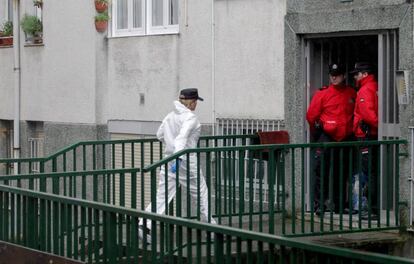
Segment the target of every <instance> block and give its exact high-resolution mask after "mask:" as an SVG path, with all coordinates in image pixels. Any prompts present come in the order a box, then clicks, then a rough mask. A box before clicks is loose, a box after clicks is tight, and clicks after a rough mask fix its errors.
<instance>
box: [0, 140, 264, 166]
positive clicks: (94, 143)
mask: <svg viewBox="0 0 414 264" xmlns="http://www.w3.org/2000/svg"><path fill="white" fill-rule="evenodd" d="M256 137H257V135H222V136H201V137H200V139H199V141H201V140H214V139H249V138H256ZM140 142H159V140H158V139H157V138H143V139H116V140H86V141H80V142H77V143H74V144H72V145H70V146H67V147H65V148H63V149H61V150H58V151H57V152H55V153H53V154H51V155H49V156H46V157H38V158H17V159H14V158H7V159H2V158H0V163H7V162H9V163H11V162H19V161H22V162H29V161H32V162H38V161H43V162H46V161H49V160H51V159H53V158H55V157H57V156H59V155H61V154H64V153H65V152H69V151H71V150H73V149H75V148H76V147H79V146H83V145H100V144H116V143H140Z"/></svg>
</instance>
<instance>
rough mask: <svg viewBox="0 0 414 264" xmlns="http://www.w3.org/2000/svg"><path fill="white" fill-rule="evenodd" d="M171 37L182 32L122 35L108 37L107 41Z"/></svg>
mask: <svg viewBox="0 0 414 264" xmlns="http://www.w3.org/2000/svg"><path fill="white" fill-rule="evenodd" d="M170 35H180V32H174V33H156V34H155V33H154V34H145V35H121V36H107V37H106V38H107V39H117V38H135V37H159V36H170Z"/></svg>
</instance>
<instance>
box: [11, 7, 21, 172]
mask: <svg viewBox="0 0 414 264" xmlns="http://www.w3.org/2000/svg"><path fill="white" fill-rule="evenodd" d="M19 13H20V0H13V55H14V56H13V57H14V68H13V72H14V120H13V158H15V159H17V158H20V89H21V78H20V16H19ZM18 169H19V168H18V166H17V164H16V163H15V164H14V174H18V173H19V171H18Z"/></svg>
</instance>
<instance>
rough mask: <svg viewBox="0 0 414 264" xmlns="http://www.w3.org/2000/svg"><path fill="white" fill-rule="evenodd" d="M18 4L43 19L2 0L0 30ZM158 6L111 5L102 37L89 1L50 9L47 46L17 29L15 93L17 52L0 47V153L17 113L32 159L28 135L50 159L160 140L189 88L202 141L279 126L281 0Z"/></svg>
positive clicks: (23, 0)
mask: <svg viewBox="0 0 414 264" xmlns="http://www.w3.org/2000/svg"><path fill="white" fill-rule="evenodd" d="M13 2H14V3H15V4H16V3H17V4H18V7H19V14H20V18H22V17H23V16H24V14H30V15H36V14H37V13H39V11H38V8H37V7H34V6H33V1H32V0H20V1H11V0H2V1H1V5H2V7H4V9H3V8H2V9H1V10H8V11H5V12H2V13H3V14H0V15H2V16H3V17H0V20H1V21H6V20H7V19H11V18H12V13H11V12H12V8H11V7H12V4H13ZM155 2H157V3H155ZM155 2H154V4H152V3H153V1H132V0H127V1H126V0H113V1H111V2H110V5H109V7H108V13H109V16H110V17H111V19H110V20H109V26H108V29H107V31H106V32H105V33H98V32H96V30H95V26H94V16H95V15H96V14H97V11H96V10H95V7H94V3H93V1H83V0H78V1H70V2H67V3H57V2H56V3H55V2H54V1H47V0H46V1H45V0H44V1H43V6H42V8H41V12H40V13H41V16H40V18H41V20H42V23H43V35H42V37H43V43H41V44H38V43H37V44H33V43H30V41H29V42H27V41H25V39H26V38H25V37H26V35H25V33H24V32H23V31H21V30H20V37H21V41H20V46H19V47H20V64H21V67H20V87H18V88H16V87H15V83H16V80H15V74H14V71H13V69H14V55H13V50H14V49H13V47H11V46H8V47H2V48H0V58H1V61H2V62H3V63H2V64H1V66H0V74H1V76H2V82H1V83H0V93H1V94H2V99H1V100H2V104H1V106H0V120H1V122H0V124H1V128H2V131H3V132H2V137H1V144H2V146H4V149H5V148H7V146H8V147H10V146H12V145H11V144H12V140H11V139H12V138H13V137H12V136H11V135H12V133H13V131H12V130H13V120H15V119H16V107H17V108H18V109H20V116H19V117H18V118H19V119H20V124H21V125H20V133H19V134H20V145H21V155H20V156H21V157H27V156H29V154H30V153H29V152H30V150H28V148H29V145H28V142H29V139H30V138H41V139H42V140H43V142H44V151H43V154H45V155H47V154H50V153H52V152H53V151H56V150H57V149H59V148H62V147H63V146H66V145H68V144H71V143H74V142H77V141H79V140H86V139H106V138H111V135H128V136H129V135H134V134H135V135H153V134H154V132H155V131H156V128H157V126H158V124H159V122H160V121H161V120H162V118H163V117H164V116H165V115H166V114H167V113H168V112H169V111H171V109H172V101H173V100H174V99H175V98H176V97H177V94H178V92H179V90H180V89H182V88H184V87H198V88H199V90H200V94H201V95H202V96H203V97H204V98H205V101H204V102H203V103H201V104H199V106H198V109H197V112H198V114H199V116H200V120H201V122H202V124H204V127H205V131H206V133H212V127H213V126H212V124H214V123H215V122H216V120H217V119H218V118H231V119H243V120H244V119H246V120H247V119H248V120H262V119H267V120H276V119H277V120H280V119H283V116H284V107H283V105H284V103H283V100H284V98H283V72H284V71H283V67H284V62H283V46H284V42H283V34H284V33H283V32H284V31H283V27H284V20H283V19H284V15H285V12H286V4H285V2H284V1H260V4H258V3H252V2H250V1H203V2H202V3H201V2H200V3H192V2H190V1H155ZM63 21H66V22H63ZM17 89H19V90H20V99H19V101H18V102H17V103H18V104H19V105H18V106H16V102H15V101H16V100H15V99H14V98H15V95H16V90H17ZM2 149H3V148H2ZM10 156H11V154H8V155H6V154H2V157H10Z"/></svg>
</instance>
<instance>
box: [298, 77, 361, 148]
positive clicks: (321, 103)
mask: <svg viewBox="0 0 414 264" xmlns="http://www.w3.org/2000/svg"><path fill="white" fill-rule="evenodd" d="M355 97H356V92H355V90H354V89H353V88H352V87H350V86H346V85H337V86H334V85H332V84H331V85H329V87H327V88H326V87H324V88H322V89H321V90H319V91H317V92H316V93H315V95H314V96H313V98H312V101H311V103H310V105H309V108H308V112H307V113H306V119H307V120H308V122H309V126H310V128H311V131H313V130H314V124H315V122H319V123H320V124H321V125H322V127H323V131H324V132H325V133H326V134H327V135H329V136H330V137H331V138H332V139H334V140H335V141H342V140H344V139H345V138H347V137H348V136H350V135H352V115H353V113H354V106H355Z"/></svg>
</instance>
